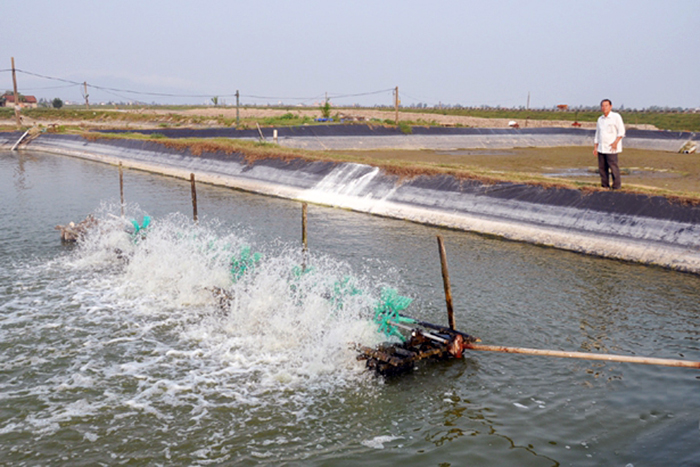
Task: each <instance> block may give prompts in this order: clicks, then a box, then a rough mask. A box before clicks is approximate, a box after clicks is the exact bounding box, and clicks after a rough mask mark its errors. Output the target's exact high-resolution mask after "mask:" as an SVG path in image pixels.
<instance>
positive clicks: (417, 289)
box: [0, 152, 700, 465]
mask: <svg viewBox="0 0 700 467" xmlns="http://www.w3.org/2000/svg"><path fill="white" fill-rule="evenodd" d="M189 190H190V188H189V183H188V182H185V181H180V180H176V179H172V178H168V177H163V176H159V175H155V174H148V173H143V172H136V171H126V172H125V195H126V199H127V201H128V205H127V218H128V219H131V218H133V219H135V220H136V221H137V222H141V221H142V219H143V216H144V215H150V216H151V217H152V219H153V225H152V227H151V228H149V229H150V230H151V231H150V233H149V235H148V237H147V238H146V239H145V240H139V241H137V242H136V243H134V240H133V239H132V238H131V237H130V236H129V234H128V233H126V231H130V230H133V227H130V226H129V224H127V223H124V224H122V221H121V220H120V219H119V206H118V204H117V203H118V200H119V186H118V172H117V170H116V168H115V167H111V166H107V165H102V164H97V163H92V162H84V161H80V160H77V159H72V158H67V157H61V156H50V155H43V154H39V153H26V152H25V153H8V152H5V153H0V194H1V197H0V199H1V200H2V203H0V232H1V233H2V238H3V242H2V243H0V257H1V258H2V262H1V263H0V458H2V459H3V461H4V462H7V463H9V464H12V465H47V464H51V465H99V464H105V465H107V464H108V465H116V464H122V463H129V464H130V465H210V464H216V463H228V464H241V465H247V464H251V465H252V464H256V463H270V464H276V465H277V464H282V463H288V464H304V465H331V464H332V465H356V464H357V463H359V462H361V463H363V464H366V465H386V464H388V463H392V464H393V463H398V462H401V463H403V464H405V465H466V464H468V465H626V464H630V463H631V464H633V465H654V464H656V465H658V464H662V463H663V464H674V465H684V464H685V465H695V464H698V463H700V450H698V447H697V446H699V445H700V427H699V423H700V391H699V385H700V372H698V371H695V370H688V369H676V368H662V367H651V366H634V365H631V364H621V363H602V362H588V361H580V360H558V359H547V358H542V357H529V356H514V355H499V354H477V353H470V354H468V355H467V356H466V358H465V359H464V360H460V361H448V362H441V363H434V364H427V365H421V366H419V367H418V368H417V369H416V371H415V372H413V373H412V374H410V375H407V376H405V377H401V378H395V379H390V380H384V379H381V378H377V377H374V376H372V375H369V374H367V373H366V372H365V371H364V370H363V367H362V363H361V362H357V361H356V360H355V358H354V357H355V354H354V352H353V351H352V349H351V348H350V344H351V343H352V342H361V343H365V344H372V343H374V342H377V341H378V340H380V339H381V336H379V335H377V333H376V332H375V331H374V328H372V326H371V325H370V324H369V320H368V318H369V317H370V316H371V307H372V304H373V303H374V301H375V300H376V299H377V298H378V296H379V292H380V290H381V288H382V287H384V286H388V287H393V288H395V289H397V290H398V291H399V293H401V294H403V295H406V296H410V297H412V298H413V299H414V302H413V304H412V305H411V307H410V308H409V314H411V315H413V316H416V317H418V318H422V319H424V320H428V321H433V322H439V323H444V322H445V321H446V319H445V312H444V304H443V296H442V282H441V276H440V266H439V260H438V252H437V244H436V241H435V236H436V235H437V234H440V235H442V236H443V237H444V239H445V243H446V247H447V253H448V259H449V268H450V276H451V279H452V287H453V295H454V300H455V305H456V319H457V325H458V327H459V328H460V329H463V330H465V331H467V332H469V333H472V334H474V335H477V336H479V337H481V338H482V340H483V341H484V343H489V344H502V345H518V346H530V347H539V348H555V349H565V350H582V351H600V352H614V353H619V354H626V355H627V354H628V355H647V356H655V357H668V358H686V359H694V360H700V320H698V313H699V312H700V292H699V290H700V287H699V286H700V278H698V277H697V276H693V275H688V274H683V273H678V272H673V271H667V270H663V269H659V268H654V267H647V266H642V265H636V264H630V263H624V262H618V261H612V260H605V259H598V258H592V257H586V256H582V255H578V254H574V253H570V252H563V251H559V250H554V249H547V248H541V247H536V246H532V245H525V244H520V243H514V242H508V241H503V240H500V239H496V238H490V237H484V236H479V235H474V234H470V233H464V232H457V231H449V230H441V229H436V228H432V227H427V226H421V225H416V224H411V223H407V222H403V221H398V220H392V219H384V218H379V217H374V216H369V215H365V214H358V213H352V212H348V211H343V210H334V209H330V208H323V207H318V206H310V207H309V247H310V250H311V251H310V257H309V258H308V259H307V262H308V264H309V265H310V269H311V272H309V273H307V274H300V273H299V269H298V267H299V265H300V264H301V262H302V261H303V258H302V255H301V253H300V251H299V239H300V206H299V204H297V203H295V202H293V201H289V200H280V199H274V198H268V197H263V196H258V195H252V194H247V193H242V192H238V191H234V190H229V189H224V188H219V187H213V186H206V185H199V186H198V200H199V213H200V219H201V222H200V224H199V225H197V226H195V225H194V224H193V223H192V221H191V220H190V213H191V204H190V197H189V196H190V195H189ZM89 213H94V214H95V215H96V216H97V217H98V218H100V219H101V220H102V223H103V224H102V225H103V228H102V230H100V231H98V232H96V233H95V234H94V235H92V236H90V237H89V239H88V240H86V241H85V242H83V243H82V244H81V245H78V246H66V245H61V243H60V241H59V237H58V232H56V231H55V230H53V227H54V226H55V225H56V224H65V223H67V222H69V221H76V222H77V221H80V220H82V219H83V218H85V216H86V215H87V214H89ZM246 246H248V247H250V249H251V252H260V253H261V254H262V258H261V259H260V261H259V262H258V263H257V264H256V265H255V267H254V269H253V270H251V271H248V272H247V273H246V274H245V275H243V276H242V277H241V279H239V280H238V281H237V282H236V283H233V282H232V280H231V276H230V271H229V268H230V264H229V263H230V259H231V257H232V255H238V254H239V253H240V251H241V249H242V248H244V247H246ZM116 250H119V252H120V253H119V254H117V253H116ZM348 278H350V279H349V280H351V281H352V283H353V284H354V285H355V286H356V287H357V288H358V289H360V290H362V292H363V293H362V294H358V295H352V296H347V297H345V301H344V302H343V307H342V308H338V307H334V306H331V304H330V302H329V297H330V296H331V295H332V293H333V290H334V287H336V286H337V284H339V283H344V282H343V281H346V280H348ZM213 287H222V288H226V289H227V290H229V291H230V292H231V294H232V297H233V299H232V302H231V303H230V304H229V306H228V307H227V308H226V309H225V310H223V311H222V310H221V308H220V306H219V304H218V302H217V300H216V299H215V298H214V297H213V296H212V293H211V288H213Z"/></svg>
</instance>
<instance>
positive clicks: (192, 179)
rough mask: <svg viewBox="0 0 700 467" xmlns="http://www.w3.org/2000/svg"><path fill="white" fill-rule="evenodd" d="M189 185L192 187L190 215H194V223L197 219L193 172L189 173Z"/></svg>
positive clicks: (195, 188)
mask: <svg viewBox="0 0 700 467" xmlns="http://www.w3.org/2000/svg"><path fill="white" fill-rule="evenodd" d="M190 186H191V187H192V217H194V223H195V224H196V223H198V219H197V187H196V186H195V182H194V174H193V173H191V174H190Z"/></svg>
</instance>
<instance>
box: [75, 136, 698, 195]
mask: <svg viewBox="0 0 700 467" xmlns="http://www.w3.org/2000/svg"><path fill="white" fill-rule="evenodd" d="M82 136H83V137H84V138H85V139H88V140H91V141H95V140H99V139H135V140H143V141H149V142H152V143H157V144H161V145H163V146H165V147H167V148H170V149H174V150H189V151H190V152H191V153H192V154H194V155H195V156H199V155H202V154H204V153H206V152H223V153H225V154H234V153H238V154H241V155H243V157H244V158H245V160H246V161H247V162H248V163H254V162H255V161H256V160H261V159H281V160H286V161H290V160H293V159H302V160H307V161H331V162H355V163H360V164H367V165H371V166H375V167H379V168H380V169H382V171H384V172H385V173H387V174H389V175H396V176H398V177H399V178H401V179H410V178H414V177H417V176H420V175H452V176H454V177H456V178H459V179H463V180H478V181H481V182H483V183H486V184H494V183H499V182H514V183H525V184H530V185H536V186H541V187H545V188H569V189H577V190H581V191H584V192H593V191H601V190H603V188H601V187H600V186H599V185H600V182H599V178H598V176H597V174H596V173H595V172H594V170H595V165H596V158H595V157H594V156H593V155H592V153H591V148H581V147H565V148H523V149H513V150H497V151H490V152H489V151H483V150H482V151H479V150H468V151H398V150H397V151H309V150H302V149H291V148H284V147H281V146H278V145H276V144H271V143H263V142H258V141H249V140H234V139H228V138H211V139H202V138H177V139H174V138H165V137H163V136H162V135H142V134H138V133H122V134H111V133H110V134H104V133H94V132H90V133H82ZM699 158H700V155H697V154H675V153H667V152H661V151H642V150H634V149H626V150H625V152H624V153H623V154H622V156H621V167H622V168H623V170H625V169H627V170H626V171H629V172H631V173H630V174H629V175H623V177H622V181H623V188H622V191H624V192H629V193H639V194H644V195H656V196H664V197H666V198H668V199H669V200H671V201H674V202H680V203H689V204H694V205H696V204H700V167H699V166H700V164H697V161H698V159H699ZM572 168H573V169H587V170H589V172H590V173H591V175H590V176H578V177H571V178H569V177H566V178H564V177H560V178H554V177H548V176H546V175H545V174H547V173H552V172H560V171H562V170H564V169H572ZM630 168H632V169H631V170H630Z"/></svg>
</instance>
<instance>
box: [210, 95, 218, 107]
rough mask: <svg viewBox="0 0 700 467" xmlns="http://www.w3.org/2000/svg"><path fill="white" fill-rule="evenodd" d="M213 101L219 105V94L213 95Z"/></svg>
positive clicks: (215, 104)
mask: <svg viewBox="0 0 700 467" xmlns="http://www.w3.org/2000/svg"><path fill="white" fill-rule="evenodd" d="M211 102H212V104H214V106H217V105H219V96H214V97H212V98H211Z"/></svg>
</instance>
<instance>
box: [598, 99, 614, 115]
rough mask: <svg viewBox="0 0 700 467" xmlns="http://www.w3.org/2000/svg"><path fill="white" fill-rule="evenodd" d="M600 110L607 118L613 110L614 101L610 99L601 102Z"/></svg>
mask: <svg viewBox="0 0 700 467" xmlns="http://www.w3.org/2000/svg"><path fill="white" fill-rule="evenodd" d="M600 110H602V111H603V115H605V116H606V117H607V116H608V114H609V113H610V111H611V110H612V101H611V100H610V99H603V100H602V101H600Z"/></svg>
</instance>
